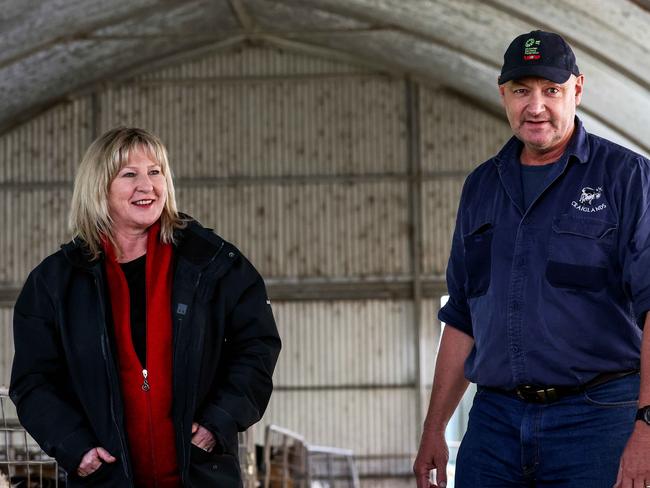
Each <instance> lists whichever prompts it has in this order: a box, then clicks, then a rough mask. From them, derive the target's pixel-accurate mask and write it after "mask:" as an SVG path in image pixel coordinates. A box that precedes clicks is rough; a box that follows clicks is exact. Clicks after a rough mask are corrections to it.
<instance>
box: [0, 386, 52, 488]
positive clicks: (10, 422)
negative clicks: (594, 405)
mask: <svg viewBox="0 0 650 488" xmlns="http://www.w3.org/2000/svg"><path fill="white" fill-rule="evenodd" d="M59 477H60V473H59V467H58V465H57V463H56V461H55V460H54V459H52V458H50V457H49V456H47V454H45V453H44V452H43V451H42V450H41V448H40V447H38V444H36V442H34V440H33V439H32V438H31V437H30V436H29V435H28V434H27V432H25V429H24V428H23V427H22V426H21V425H20V423H19V422H18V418H17V416H16V410H15V408H14V405H13V403H12V402H11V400H10V399H9V395H8V392H7V389H6V388H3V387H0V488H4V487H5V486H6V487H9V486H12V487H13V486H20V487H26V488H34V487H39V488H50V487H58V486H59Z"/></svg>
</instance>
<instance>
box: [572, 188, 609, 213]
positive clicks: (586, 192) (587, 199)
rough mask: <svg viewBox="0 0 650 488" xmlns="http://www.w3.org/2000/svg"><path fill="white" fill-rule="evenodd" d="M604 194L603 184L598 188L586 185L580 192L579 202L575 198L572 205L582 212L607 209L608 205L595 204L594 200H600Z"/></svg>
mask: <svg viewBox="0 0 650 488" xmlns="http://www.w3.org/2000/svg"><path fill="white" fill-rule="evenodd" d="M602 194H603V188H602V187H601V186H599V187H598V188H591V187H589V186H585V187H584V188H583V189H582V192H581V193H580V198H579V200H578V201H577V202H576V201H575V200H574V201H573V202H571V206H572V207H573V208H575V209H576V210H580V211H581V212H587V213H592V212H600V211H601V210H605V209H606V208H607V205H606V204H604V203H601V204H600V205H596V206H594V202H595V201H596V200H598V199H599V198H600V197H601V196H602Z"/></svg>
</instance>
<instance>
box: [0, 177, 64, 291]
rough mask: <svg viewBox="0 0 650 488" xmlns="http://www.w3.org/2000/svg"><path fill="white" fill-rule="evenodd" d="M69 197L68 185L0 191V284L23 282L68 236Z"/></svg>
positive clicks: (13, 284)
mask: <svg viewBox="0 0 650 488" xmlns="http://www.w3.org/2000/svg"><path fill="white" fill-rule="evenodd" d="M71 197H72V190H71V189H68V188H54V189H51V190H47V189H35V190H5V191H3V192H0V205H1V206H2V216H3V228H4V231H3V232H1V233H0V248H1V249H2V253H0V284H10V285H11V286H14V287H15V286H19V285H22V283H23V281H24V280H25V278H26V277H27V274H28V273H29V271H31V270H32V269H33V268H34V267H35V266H36V265H37V264H38V263H40V262H41V261H42V260H43V258H45V256H47V255H49V254H51V253H53V252H55V251H57V250H58V248H59V246H60V245H61V244H63V243H64V242H65V241H66V240H68V239H69V234H68V230H67V228H68V227H67V216H68V207H69V205H70V198H71Z"/></svg>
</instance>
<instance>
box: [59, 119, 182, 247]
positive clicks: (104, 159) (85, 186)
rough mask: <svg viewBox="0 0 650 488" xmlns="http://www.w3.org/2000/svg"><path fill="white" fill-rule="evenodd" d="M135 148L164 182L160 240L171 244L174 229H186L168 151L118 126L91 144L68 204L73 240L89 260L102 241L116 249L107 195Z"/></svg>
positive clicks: (148, 135) (148, 136) (152, 137)
mask: <svg viewBox="0 0 650 488" xmlns="http://www.w3.org/2000/svg"><path fill="white" fill-rule="evenodd" d="M135 149H142V150H144V151H146V152H147V153H148V155H149V157H151V158H152V159H153V160H154V161H156V163H158V164H159V165H160V168H161V172H162V174H163V175H164V177H165V181H166V183H167V200H166V201H165V206H164V208H163V211H162V214H161V216H160V240H161V242H163V243H173V242H174V230H175V229H179V228H183V227H185V226H186V221H185V220H183V219H182V218H181V217H180V215H179V214H178V210H177V207H176V196H175V193H174V182H173V181H172V172H171V168H170V167H169V161H168V159H167V149H165V146H164V145H163V143H162V142H161V140H160V139H159V138H158V137H156V136H155V135H153V134H151V133H149V132H147V131H146V130H144V129H138V128H135V127H117V128H115V129H111V130H109V131H108V132H105V133H104V134H102V135H101V136H99V137H98V138H97V139H95V140H94V141H93V143H92V144H91V145H90V147H89V148H88V150H87V151H86V154H84V157H83V159H82V160H81V164H80V165H79V168H78V169H77V175H76V177H75V181H74V190H73V193H72V203H71V205H70V217H69V226H70V231H71V232H72V235H73V237H74V238H75V239H76V238H79V239H81V240H82V241H83V242H84V243H85V245H86V246H87V250H88V251H89V253H90V255H91V258H92V259H93V260H94V259H97V258H99V256H100V254H101V252H102V242H103V241H104V240H105V239H108V240H109V242H110V243H111V244H112V245H113V247H114V248H115V249H116V250H118V253H119V247H118V246H117V245H116V242H115V238H114V236H113V232H112V224H113V221H112V219H111V216H110V214H109V209H108V192H109V188H110V185H111V183H112V182H113V179H114V178H115V177H116V176H117V173H118V172H119V171H120V169H121V168H122V167H123V166H124V165H125V164H126V163H127V161H128V159H129V154H130V153H131V151H133V150H135Z"/></svg>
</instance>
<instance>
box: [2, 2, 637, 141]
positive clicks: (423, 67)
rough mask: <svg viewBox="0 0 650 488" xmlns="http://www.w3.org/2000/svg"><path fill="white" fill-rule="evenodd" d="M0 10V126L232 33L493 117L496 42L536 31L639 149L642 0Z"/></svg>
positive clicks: (608, 127)
mask: <svg viewBox="0 0 650 488" xmlns="http://www.w3.org/2000/svg"><path fill="white" fill-rule="evenodd" d="M0 15H1V16H2V17H0V26H1V27H0V45H1V46H2V47H3V49H2V50H1V51H0V79H2V84H1V85H0V100H1V101H2V103H0V130H3V129H4V130H6V129H8V128H10V127H12V126H14V125H16V124H17V123H20V122H22V121H24V120H27V119H29V118H31V117H32V116H33V115H35V114H36V113H38V112H40V111H42V110H43V109H45V108H47V107H49V106H51V105H52V104H54V103H56V102H58V101H60V100H62V99H64V98H66V97H69V96H74V95H75V94H77V93H79V92H82V91H85V90H89V89H93V88H94V87H96V86H97V85H101V84H103V83H110V82H111V81H112V80H117V79H124V77H129V76H132V75H133V74H135V73H141V72H143V71H147V70H149V69H152V68H153V67H154V66H155V67H159V66H160V65H161V64H162V65H165V64H170V63H174V62H175V61H177V60H178V59H179V58H187V57H191V56H196V55H199V54H201V53H204V52H206V51H213V50H217V49H221V48H225V47H228V46H231V45H233V44H237V43H240V42H263V43H268V44H271V45H275V46H278V47H281V48H283V49H289V50H299V51H302V52H307V53H311V54H313V55H317V56H327V57H332V58H339V59H344V60H346V61H353V62H355V63H358V64H360V65H364V66H369V67H372V68H374V69H378V70H382V71H388V72H391V73H397V74H408V75H410V76H412V77H414V78H416V79H418V80H420V81H422V82H424V83H426V82H427V81H434V82H436V83H442V84H444V85H446V86H449V87H450V88H452V89H454V90H456V91H457V92H460V93H462V94H463V95H464V96H466V97H468V98H470V99H472V100H474V101H475V102H476V103H478V104H481V105H483V106H484V107H486V108H488V109H489V110H493V111H499V112H500V106H499V105H500V102H499V98H498V92H497V90H496V79H497V75H498V71H499V67H500V65H501V60H502V55H503V51H504V50H505V48H506V46H507V45H508V43H509V42H510V40H512V38H514V37H515V36H516V35H518V34H521V33H523V32H528V31H530V30H533V29H537V28H540V29H544V30H553V31H555V32H558V33H560V34H562V35H563V36H564V37H565V38H566V39H567V40H568V41H569V42H570V43H571V44H572V46H573V47H574V50H575V52H576V56H577V58H578V65H579V66H580V68H581V70H582V71H583V73H584V74H585V76H586V85H587V86H586V93H585V96H584V98H583V105H582V108H581V112H580V113H581V116H582V117H583V119H584V120H585V122H586V124H587V126H588V127H589V128H590V129H591V130H592V131H595V132H598V133H600V134H602V135H604V136H606V137H610V138H613V139H615V140H619V141H622V142H624V143H625V144H627V145H629V146H631V147H634V148H636V149H638V150H641V151H643V152H645V153H650V140H649V138H648V127H650V29H648V26H650V0H612V1H609V0H607V1H606V0H547V1H545V2H538V1H536V0H518V1H517V2H512V1H509V0H482V1H478V0H190V1H188V0H111V1H109V2H107V1H105V0H6V1H5V2H3V10H2V13H1V14H0Z"/></svg>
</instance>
